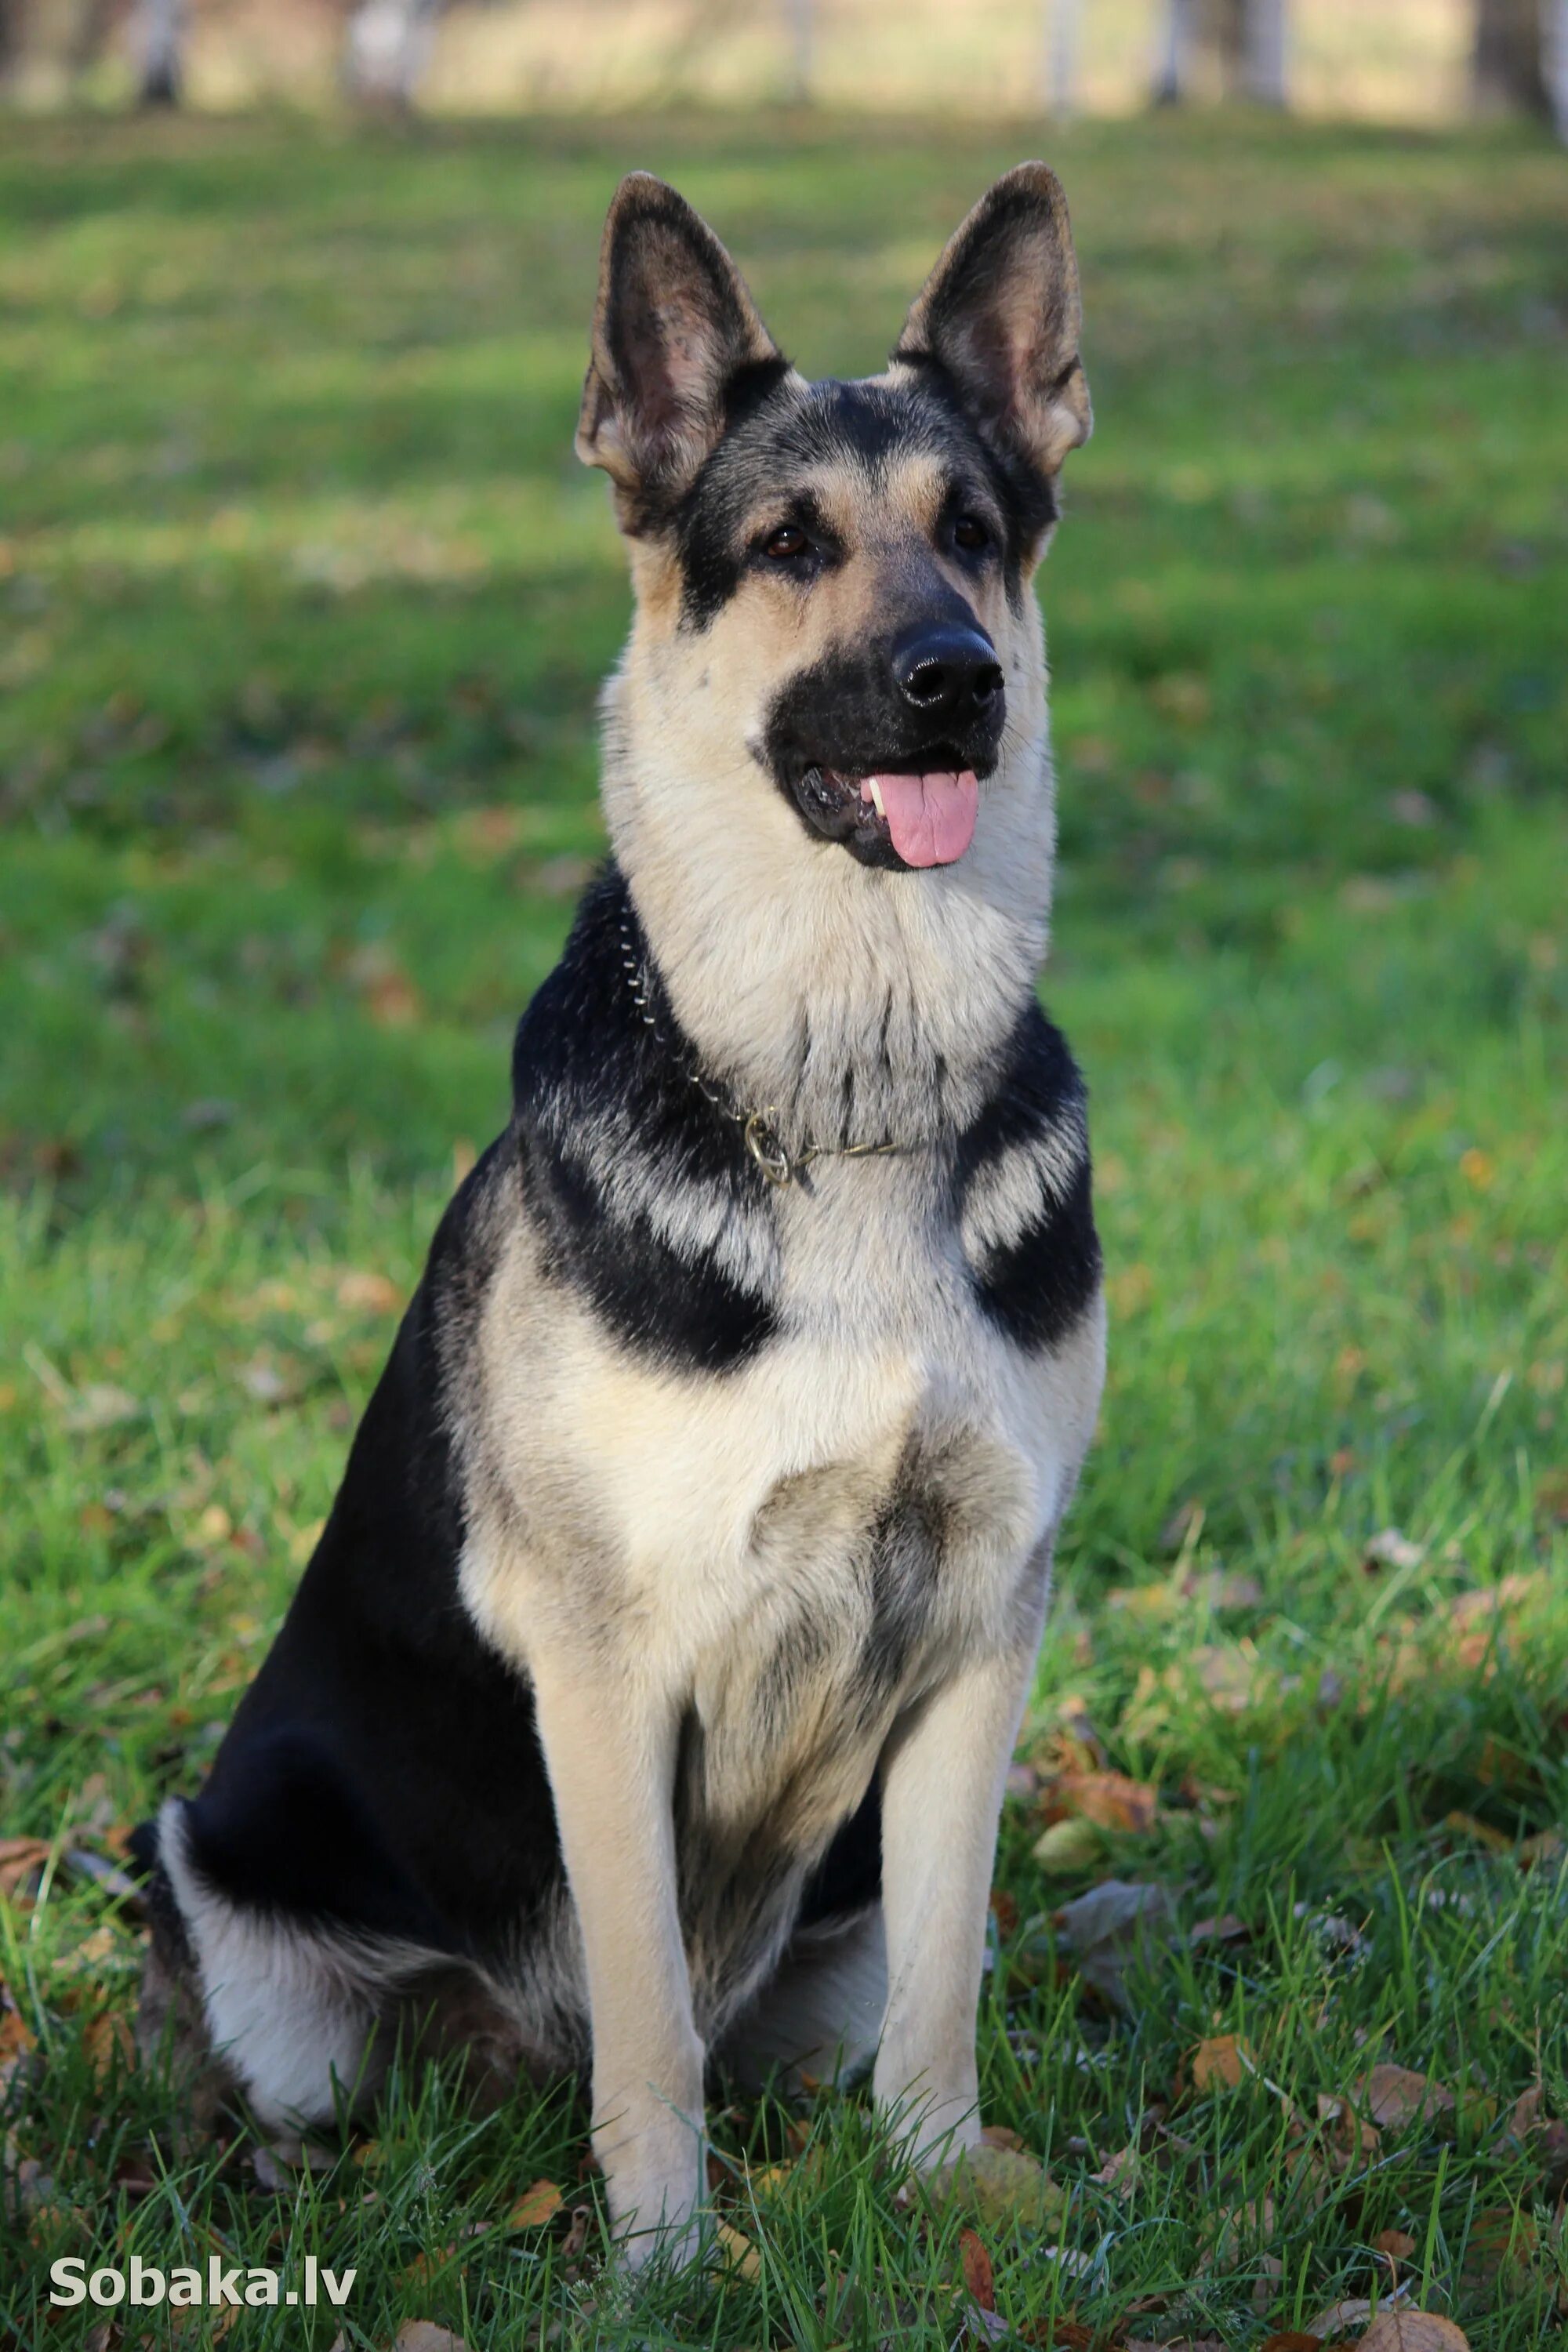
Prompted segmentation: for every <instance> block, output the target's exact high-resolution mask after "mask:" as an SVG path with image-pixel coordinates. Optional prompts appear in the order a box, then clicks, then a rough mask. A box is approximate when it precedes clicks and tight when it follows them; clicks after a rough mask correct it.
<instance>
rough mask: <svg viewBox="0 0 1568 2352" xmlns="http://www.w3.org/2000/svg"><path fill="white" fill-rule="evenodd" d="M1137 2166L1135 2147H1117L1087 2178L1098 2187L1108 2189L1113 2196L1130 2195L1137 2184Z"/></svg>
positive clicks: (1123, 2196) (1137, 2158)
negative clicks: (1112, 2154) (1114, 2152)
mask: <svg viewBox="0 0 1568 2352" xmlns="http://www.w3.org/2000/svg"><path fill="white" fill-rule="evenodd" d="M1138 2167H1139V2155H1138V2150H1137V2149H1136V2147H1119V2148H1118V2149H1117V2151H1116V2154H1115V2155H1114V2156H1110V2157H1107V2158H1106V2160H1105V2162H1104V2163H1103V2164H1102V2165H1101V2166H1100V2170H1099V2171H1098V2172H1095V2173H1091V2174H1090V2175H1089V2178H1090V2179H1092V2180H1093V2181H1094V2182H1095V2183H1096V2184H1097V2186H1098V2187H1100V2188H1101V2189H1110V2193H1111V2195H1112V2196H1113V2197H1122V2198H1126V2197H1131V2194H1132V2192H1133V2190H1134V2189H1136V2188H1137V2186H1138Z"/></svg>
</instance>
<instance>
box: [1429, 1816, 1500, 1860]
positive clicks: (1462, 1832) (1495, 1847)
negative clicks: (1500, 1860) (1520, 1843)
mask: <svg viewBox="0 0 1568 2352" xmlns="http://www.w3.org/2000/svg"><path fill="white" fill-rule="evenodd" d="M1443 1827H1444V1828H1445V1829H1446V1830H1451V1831H1452V1832H1453V1833H1454V1835H1455V1836H1456V1837H1464V1838H1470V1839H1473V1841H1474V1842H1475V1843H1476V1844H1477V1845H1484V1846H1485V1847H1486V1849H1487V1852H1488V1853H1512V1852H1513V1840H1512V1839H1511V1838H1510V1837H1509V1836H1508V1835H1507V1834H1506V1832H1503V1831H1502V1830H1494V1829H1493V1828H1492V1826H1491V1824H1490V1822H1479V1821H1477V1819H1476V1817H1475V1815H1474V1813H1460V1812H1453V1813H1445V1814H1444V1816H1443Z"/></svg>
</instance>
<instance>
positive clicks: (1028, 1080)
mask: <svg viewBox="0 0 1568 2352" xmlns="http://www.w3.org/2000/svg"><path fill="white" fill-rule="evenodd" d="M954 1192H955V1211H956V1215H957V1220H958V1225H959V1233H960V1237H961V1241H962V1244H963V1252H964V1255H965V1257H966V1259H967V1260H968V1262H969V1265H970V1269H971V1272H972V1275H973V1281H974V1286H975V1290H976V1293H977V1296H978V1297H979V1300H980V1303H981V1306H982V1307H983V1308H984V1312H985V1314H986V1315H987V1316H988V1317H989V1318H990V1319H991V1321H992V1322H993V1323H994V1325H996V1326H997V1328H1000V1329H1001V1330H1002V1331H1004V1332H1005V1334H1006V1335H1007V1337H1008V1338H1009V1339H1013V1340H1014V1341H1015V1342H1016V1344H1017V1345H1018V1346H1020V1347H1023V1348H1027V1349H1041V1348H1048V1347H1051V1346H1053V1345H1055V1344H1056V1343H1057V1342H1058V1340H1060V1339H1063V1338H1065V1337H1066V1336H1067V1334H1068V1332H1069V1331H1071V1330H1072V1329H1073V1328H1075V1326H1076V1325H1077V1324H1078V1323H1079V1321H1080V1320H1081V1318H1082V1317H1083V1316H1084V1314H1085V1313H1086V1312H1087V1311H1088V1309H1089V1307H1090V1306H1091V1305H1092V1303H1093V1301H1094V1298H1095V1297H1096V1295H1097V1294H1098V1291H1099V1288H1100V1241H1099V1236H1098V1234H1097V1233H1096V1230H1095V1223H1094V1208H1093V1198H1092V1187H1091V1177H1090V1161H1089V1116H1088V1098H1087V1092H1086V1089H1085V1087H1084V1082H1083V1078H1082V1076H1081V1074H1080V1072H1079V1067H1078V1065H1077V1063H1076V1062H1075V1061H1074V1059H1073V1057H1072V1055H1071V1052H1070V1051H1069V1049H1068V1043H1067V1040H1066V1038H1065V1037H1064V1036H1063V1035H1062V1034H1061V1032H1060V1030H1059V1029H1058V1028H1056V1027H1055V1026H1054V1024H1052V1023H1051V1022H1050V1021H1048V1020H1047V1017H1046V1015H1045V1013H1044V1012H1043V1011H1042V1010H1041V1008H1040V1005H1039V1004H1038V1003H1037V1001H1036V1000H1035V999H1034V998H1031V999H1030V1001H1029V1003H1028V1004H1027V1005H1026V1007H1025V1009H1024V1011H1023V1012H1022V1013H1021V1014H1020V1016H1019V1020H1018V1023H1017V1025H1016V1028H1015V1030H1014V1032H1013V1035H1012V1038H1011V1040H1010V1041H1009V1045H1008V1048H1007V1051H1006V1054H1005V1056H1004V1058H1003V1062H1002V1066H1001V1068H1000V1071H999V1073H998V1076H997V1080H996V1083H995V1085H994V1087H993V1089H992V1092H991V1094H990V1096H989V1098H988V1099H987V1101H986V1102H985V1104H984V1108H982V1109H981V1111H980V1112H979V1114H978V1115H977V1117H976V1118H974V1119H973V1121H972V1122H971V1124H970V1125H969V1127H968V1128H967V1129H965V1131H964V1133H963V1136H962V1137H961V1138H960V1139H959V1143H958V1148H957V1151H956V1154H955V1158H954Z"/></svg>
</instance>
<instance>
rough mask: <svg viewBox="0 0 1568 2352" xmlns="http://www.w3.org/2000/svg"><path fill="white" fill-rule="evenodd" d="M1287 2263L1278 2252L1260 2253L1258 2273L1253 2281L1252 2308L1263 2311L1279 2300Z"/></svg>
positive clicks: (1259, 2311)
mask: <svg viewBox="0 0 1568 2352" xmlns="http://www.w3.org/2000/svg"><path fill="white" fill-rule="evenodd" d="M1284 2276H1285V2265H1284V2263H1282V2262H1281V2260H1280V2258H1279V2255H1278V2254H1259V2255H1258V2275H1257V2277H1256V2278H1255V2279H1254V2280H1253V2282H1252V2308H1253V2309H1254V2311H1256V2312H1258V2313H1260V2314H1261V2313H1263V2312H1265V2311H1267V2310H1268V2306H1269V2305H1270V2304H1271V2303H1274V2302H1275V2301H1277V2300H1278V2297H1279V2288H1280V2283H1281V2281H1282V2280H1283V2278H1284Z"/></svg>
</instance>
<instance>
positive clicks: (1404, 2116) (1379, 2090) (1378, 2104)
mask: <svg viewBox="0 0 1568 2352" xmlns="http://www.w3.org/2000/svg"><path fill="white" fill-rule="evenodd" d="M1354 2097H1355V2103H1356V2105H1357V2106H1358V2107H1359V2108H1360V2109H1361V2112H1362V2113H1363V2116H1366V2117H1367V2118H1368V2120H1369V2121H1370V2122H1372V2123H1374V2124H1375V2125H1376V2126H1377V2127H1378V2129H1379V2130H1380V2131H1398V2130H1401V2129H1402V2128H1403V2127H1404V2126H1405V2125H1406V2124H1411V2123H1414V2122H1415V2120H1416V2118H1417V2116H1426V2117H1427V2118H1428V2119H1430V2118H1431V2117H1432V2116H1438V2115H1451V2114H1452V2112H1453V2108H1454V2094H1453V2093H1452V2091H1450V2090H1447V2089H1446V2088H1445V2087H1444V2085H1443V2084H1441V2083H1435V2082H1434V2081H1433V2080H1432V2077H1431V2076H1430V2075H1429V2074H1416V2073H1415V2069H1414V2068H1413V2067H1410V2066H1389V2065H1382V2066H1374V2067H1373V2069H1372V2071H1371V2073H1370V2074H1363V2076H1362V2078H1361V2081H1360V2082H1359V2083H1358V2084H1356V2086H1355V2092H1354Z"/></svg>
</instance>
